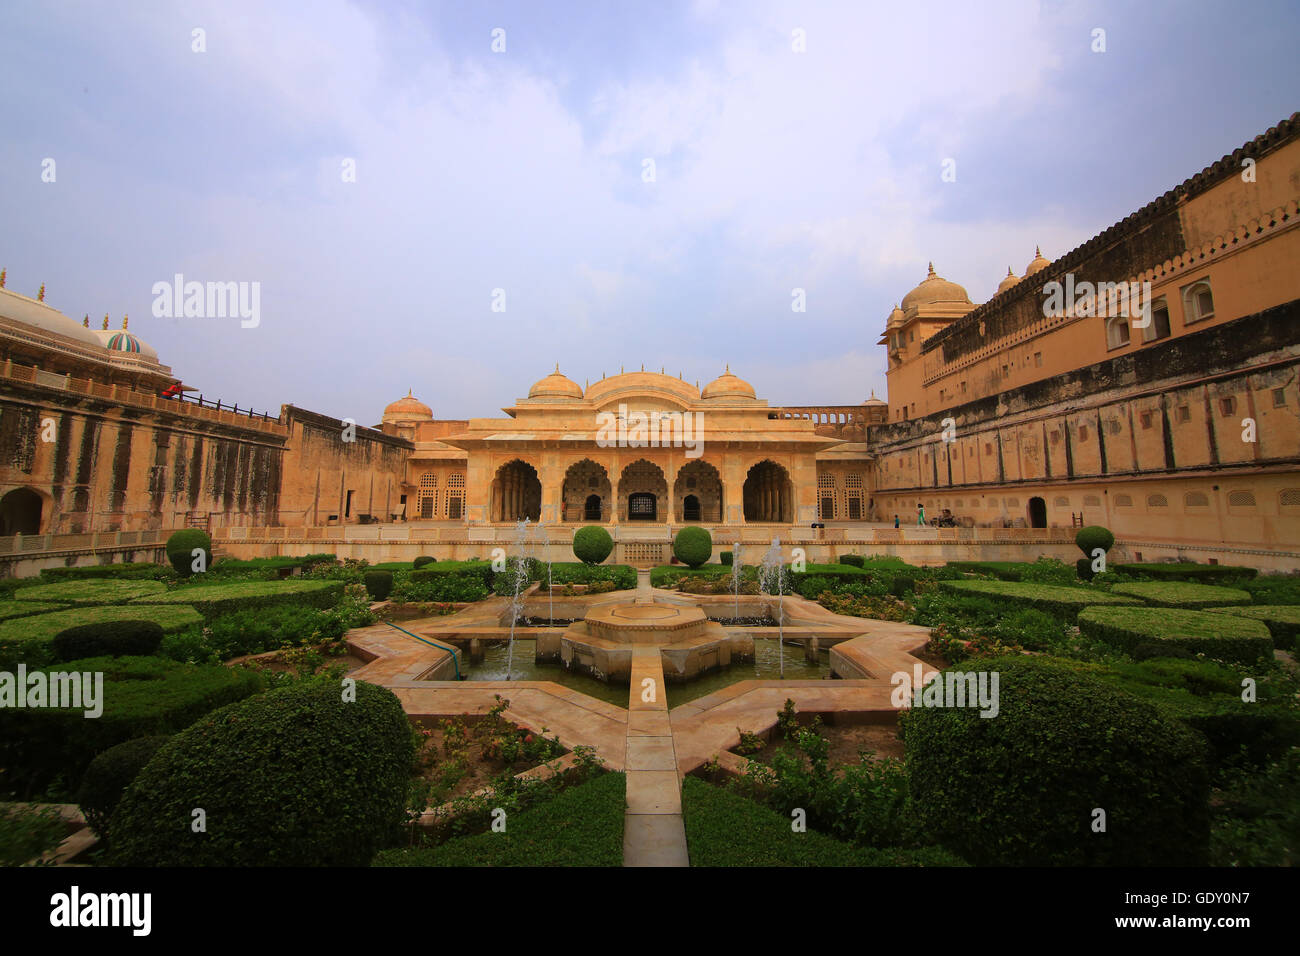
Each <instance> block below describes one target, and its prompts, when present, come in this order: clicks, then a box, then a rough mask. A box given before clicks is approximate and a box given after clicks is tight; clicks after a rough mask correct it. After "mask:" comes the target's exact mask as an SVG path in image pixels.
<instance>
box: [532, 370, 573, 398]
mask: <svg viewBox="0 0 1300 956" xmlns="http://www.w3.org/2000/svg"><path fill="white" fill-rule="evenodd" d="M528 397H529V398H582V387H581V386H580V385H578V383H577V382H575V381H573V380H572V379H570V378H569V377H568V376H566V375H563V374H561V372H560V366H559V365H558V364H557V365H556V366H555V371H554V372H552V373H551V374H550V375H548V376H546V378H544V379H542V380H541V381H540V382H538V383H536V384H535V385H534V386H533V387H532V388H530V389H529V390H528Z"/></svg>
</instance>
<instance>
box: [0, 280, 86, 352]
mask: <svg viewBox="0 0 1300 956" xmlns="http://www.w3.org/2000/svg"><path fill="white" fill-rule="evenodd" d="M0 317H3V318H6V319H8V320H9V321H11V322H14V323H16V324H18V325H25V326H27V327H28V328H32V329H36V330H37V331H39V332H48V333H53V334H55V335H61V336H63V337H64V338H66V339H72V341H74V342H77V343H78V344H80V345H88V346H90V347H91V348H95V347H96V346H98V345H99V344H100V342H99V339H97V338H95V335H94V333H93V332H91V331H90V330H89V329H87V328H85V327H83V326H82V324H81V323H80V322H77V321H75V320H73V319H70V318H68V317H67V316H66V315H64V314H63V313H62V312H60V311H58V310H57V309H52V308H50V307H49V306H48V305H46V304H45V303H44V302H42V301H39V300H37V299H29V298H27V296H25V295H19V294H18V293H17V292H12V291H10V290H9V289H4V288H0Z"/></svg>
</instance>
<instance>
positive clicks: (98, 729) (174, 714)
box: [0, 657, 263, 793]
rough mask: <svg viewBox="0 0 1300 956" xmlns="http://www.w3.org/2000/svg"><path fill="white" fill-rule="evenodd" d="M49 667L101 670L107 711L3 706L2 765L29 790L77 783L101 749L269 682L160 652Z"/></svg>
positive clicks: (166, 727)
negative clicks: (158, 654) (89, 714)
mask: <svg viewBox="0 0 1300 956" xmlns="http://www.w3.org/2000/svg"><path fill="white" fill-rule="evenodd" d="M43 670H45V672H46V673H49V671H51V670H57V671H60V672H65V673H67V672H77V673H85V672H90V673H96V672H102V673H103V675H104V686H103V698H102V705H103V714H102V715H100V716H99V717H98V718H95V719H93V720H88V719H86V717H85V709H84V708H82V709H56V708H51V707H45V708H24V709H11V708H0V766H3V767H4V768H5V775H6V778H7V783H8V785H9V786H11V787H14V788H16V789H18V790H20V791H23V792H26V793H39V792H41V791H43V790H45V789H46V788H47V787H49V786H50V785H51V784H53V783H56V782H58V781H62V785H63V786H65V787H68V788H69V789H71V790H73V791H75V787H76V786H77V784H78V783H80V781H81V775H82V774H83V773H84V772H85V769H86V766H87V765H88V764H89V763H90V761H91V760H92V759H93V758H94V757H95V755H96V754H99V753H102V752H103V751H105V750H107V749H108V748H109V747H112V746H114V745H115V744H120V743H122V741H124V740H130V739H131V738H132V737H144V736H150V735H153V734H170V733H175V732H176V731H178V730H181V729H182V728H184V727H187V726H189V725H190V724H191V723H193V722H194V721H195V720H197V719H198V718H199V717H201V716H203V715H204V714H206V713H207V712H208V711H210V710H212V709H213V708H215V707H220V706H222V705H224V704H228V703H230V702H232V701H236V700H240V699H242V698H244V697H247V696H248V695H249V694H255V693H257V692H258V691H259V690H261V689H262V686H263V683H262V678H261V677H260V676H259V675H258V674H256V673H255V672H253V671H250V670H245V669H242V668H230V667H222V666H220V665H195V664H180V663H177V662H176V661H169V660H165V659H163V658H161V657H92V658H88V659H86V660H80V661H70V662H67V663H63V664H58V665H56V666H54V667H51V668H44V669H43Z"/></svg>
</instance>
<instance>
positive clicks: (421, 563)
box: [411, 554, 447, 571]
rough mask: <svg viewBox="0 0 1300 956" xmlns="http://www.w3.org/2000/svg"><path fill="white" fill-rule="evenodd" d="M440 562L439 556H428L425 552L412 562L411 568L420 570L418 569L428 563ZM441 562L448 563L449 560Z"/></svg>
mask: <svg viewBox="0 0 1300 956" xmlns="http://www.w3.org/2000/svg"><path fill="white" fill-rule="evenodd" d="M438 563H439V561H438V559H437V558H431V557H428V556H427V555H423V554H422V555H420V556H419V557H418V558H416V559H415V560H414V561H412V562H411V569H412V570H414V571H418V570H420V568H422V567H424V566H425V565H426V564H438ZM441 563H443V564H446V563H447V562H445V561H444V562H441Z"/></svg>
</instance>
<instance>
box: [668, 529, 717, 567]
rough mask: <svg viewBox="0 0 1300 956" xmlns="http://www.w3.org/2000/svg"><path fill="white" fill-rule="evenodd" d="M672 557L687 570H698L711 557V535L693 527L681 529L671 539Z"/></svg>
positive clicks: (706, 531)
mask: <svg viewBox="0 0 1300 956" xmlns="http://www.w3.org/2000/svg"><path fill="white" fill-rule="evenodd" d="M673 556H674V557H675V558H677V560H678V561H680V562H681V563H682V564H684V565H686V566H687V567H689V568H698V567H699V566H700V565H701V564H706V563H707V562H708V560H709V558H711V557H713V535H711V534H709V532H708V530H707V529H706V528H697V527H695V526H694V525H690V526H688V527H685V528H682V530H681V531H678V532H677V536H676V537H674V538H673Z"/></svg>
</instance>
